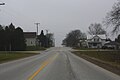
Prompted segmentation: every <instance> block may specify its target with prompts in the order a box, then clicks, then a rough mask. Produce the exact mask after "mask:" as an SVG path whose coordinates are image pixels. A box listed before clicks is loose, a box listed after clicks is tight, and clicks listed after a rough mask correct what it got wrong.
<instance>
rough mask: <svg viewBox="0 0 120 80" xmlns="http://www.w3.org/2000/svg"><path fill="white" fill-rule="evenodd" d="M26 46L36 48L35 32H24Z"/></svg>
mask: <svg viewBox="0 0 120 80" xmlns="http://www.w3.org/2000/svg"><path fill="white" fill-rule="evenodd" d="M24 37H25V40H26V45H27V46H36V32H24Z"/></svg>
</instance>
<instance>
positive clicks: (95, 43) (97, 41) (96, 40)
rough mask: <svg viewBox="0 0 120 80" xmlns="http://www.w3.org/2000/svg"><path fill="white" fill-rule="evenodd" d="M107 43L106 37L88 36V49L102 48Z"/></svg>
mask: <svg viewBox="0 0 120 80" xmlns="http://www.w3.org/2000/svg"><path fill="white" fill-rule="evenodd" d="M105 43H106V36H105V35H88V36H87V45H88V48H102V46H104V44H105Z"/></svg>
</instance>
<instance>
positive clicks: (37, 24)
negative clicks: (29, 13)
mask: <svg viewBox="0 0 120 80" xmlns="http://www.w3.org/2000/svg"><path fill="white" fill-rule="evenodd" d="M35 25H36V27H37V35H38V26H39V25H40V23H35Z"/></svg>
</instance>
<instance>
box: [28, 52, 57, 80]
mask: <svg viewBox="0 0 120 80" xmlns="http://www.w3.org/2000/svg"><path fill="white" fill-rule="evenodd" d="M57 55H58V54H56V55H54V56H53V57H51V58H49V59H48V60H46V61H44V62H43V63H42V65H41V67H40V68H39V69H38V70H37V71H36V72H34V73H33V75H31V76H30V77H29V78H28V80H33V78H34V77H35V76H37V75H38V74H39V73H40V71H41V70H43V69H44V68H45V67H46V66H47V65H48V64H49V63H50V62H52V61H53V60H54V59H55V58H56V57H57Z"/></svg>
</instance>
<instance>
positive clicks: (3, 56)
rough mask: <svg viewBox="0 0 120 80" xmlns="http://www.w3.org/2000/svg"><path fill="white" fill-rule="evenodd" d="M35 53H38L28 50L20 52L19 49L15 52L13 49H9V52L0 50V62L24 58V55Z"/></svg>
mask: <svg viewBox="0 0 120 80" xmlns="http://www.w3.org/2000/svg"><path fill="white" fill-rule="evenodd" d="M36 54H38V53H28V52H22V51H21V52H19V51H17V52H15V51H11V52H5V51H1V52H0V63H3V62H8V61H11V60H16V59H21V58H25V57H29V56H33V55H36Z"/></svg>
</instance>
